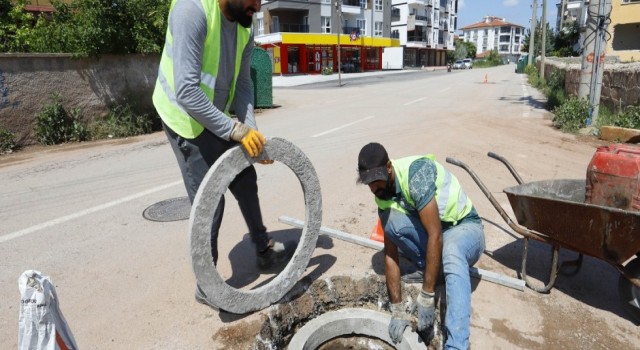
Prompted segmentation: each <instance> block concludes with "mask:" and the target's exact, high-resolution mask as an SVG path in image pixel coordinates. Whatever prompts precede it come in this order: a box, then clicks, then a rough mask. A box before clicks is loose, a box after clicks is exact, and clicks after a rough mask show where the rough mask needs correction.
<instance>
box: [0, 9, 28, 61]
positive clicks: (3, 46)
mask: <svg viewBox="0 0 640 350" xmlns="http://www.w3.org/2000/svg"><path fill="white" fill-rule="evenodd" d="M26 3H27V2H26V0H18V1H16V3H15V5H12V4H11V0H0V52H28V51H29V46H30V42H29V39H30V38H31V32H32V29H31V28H32V27H33V23H34V22H35V19H34V17H33V15H32V14H31V13H28V12H26V11H25V10H24V6H25V4H26Z"/></svg>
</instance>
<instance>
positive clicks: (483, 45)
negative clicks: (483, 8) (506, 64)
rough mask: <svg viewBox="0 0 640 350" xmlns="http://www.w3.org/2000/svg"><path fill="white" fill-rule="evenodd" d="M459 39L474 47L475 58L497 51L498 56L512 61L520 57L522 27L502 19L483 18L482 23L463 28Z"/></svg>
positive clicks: (522, 36) (522, 37)
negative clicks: (470, 43)
mask: <svg viewBox="0 0 640 350" xmlns="http://www.w3.org/2000/svg"><path fill="white" fill-rule="evenodd" d="M461 39H462V40H464V41H468V42H472V43H474V44H475V45H476V47H477V51H476V57H484V56H486V55H487V54H488V53H489V52H490V51H491V50H498V53H499V54H500V56H502V57H503V58H508V59H510V60H511V61H514V60H515V59H517V57H518V56H520V50H521V49H522V43H523V41H524V27H523V26H521V25H518V24H513V23H509V22H507V21H506V19H504V18H499V17H494V16H485V17H484V20H483V21H481V22H477V23H474V24H471V25H468V26H466V27H463V28H462V36H461Z"/></svg>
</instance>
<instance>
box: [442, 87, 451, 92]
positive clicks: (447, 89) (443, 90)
mask: <svg viewBox="0 0 640 350" xmlns="http://www.w3.org/2000/svg"><path fill="white" fill-rule="evenodd" d="M449 90H451V88H450V87H448V88H446V89H442V90H440V92H445V91H449Z"/></svg>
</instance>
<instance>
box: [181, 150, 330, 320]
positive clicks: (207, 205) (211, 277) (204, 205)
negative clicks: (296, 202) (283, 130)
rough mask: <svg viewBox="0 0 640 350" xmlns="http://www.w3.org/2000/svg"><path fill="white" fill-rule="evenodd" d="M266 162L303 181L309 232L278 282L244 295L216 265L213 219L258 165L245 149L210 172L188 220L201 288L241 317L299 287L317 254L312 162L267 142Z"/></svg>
mask: <svg viewBox="0 0 640 350" xmlns="http://www.w3.org/2000/svg"><path fill="white" fill-rule="evenodd" d="M262 157H264V159H273V160H276V161H279V162H281V163H283V164H285V165H286V166H287V167H289V169H291V170H292V171H293V172H294V174H295V175H296V176H297V177H298V180H300V184H301V185H302V190H303V194H304V202H305V226H304V228H303V229H302V235H301V237H300V242H299V243H298V247H297V248H296V251H295V252H294V254H293V257H292V258H291V260H290V261H289V263H288V264H287V266H286V267H285V268H284V270H282V272H280V274H278V276H276V277H275V278H274V279H272V280H271V281H270V282H269V283H267V284H265V285H263V286H261V287H259V288H256V289H252V290H247V291H245V290H240V289H236V288H233V287H231V286H230V285H228V284H227V283H226V282H225V281H224V280H223V279H222V278H221V277H220V275H219V274H218V271H217V270H216V268H215V265H214V264H213V258H212V256H211V237H210V233H211V224H212V221H213V213H215V211H216V208H217V207H218V203H219V202H220V198H221V197H222V195H223V194H224V193H225V192H226V191H227V188H228V187H229V184H230V183H231V181H233V179H234V178H235V177H236V175H238V174H239V173H240V172H241V171H242V170H244V169H245V168H247V167H248V166H249V165H250V164H252V162H254V160H253V159H251V158H250V157H248V156H247V155H246V153H245V152H244V151H243V150H242V149H241V148H240V147H233V148H231V149H229V150H228V151H227V152H225V153H224V154H223V155H222V156H221V157H220V158H219V159H218V160H217V161H216V162H215V164H213V166H212V167H211V169H209V171H208V172H207V174H206V175H205V177H204V179H203V180H202V184H201V185H200V188H199V189H198V193H197V194H196V197H195V199H194V203H193V207H192V208H191V215H190V218H189V232H190V246H191V264H192V267H193V271H194V273H195V275H196V279H197V281H198V285H199V286H200V287H201V288H202V289H203V290H204V292H205V293H206V295H207V298H208V301H209V302H210V303H211V304H212V305H215V306H217V307H218V308H219V309H222V310H225V311H227V312H231V313H236V314H243V313H248V312H252V311H257V310H262V309H264V308H266V307H268V306H269V305H271V304H273V303H275V302H277V301H278V300H280V299H281V298H282V297H283V296H284V295H285V294H286V293H287V292H288V291H289V290H290V289H291V288H292V287H293V286H294V285H295V284H296V282H298V280H299V279H300V276H302V273H303V272H304V270H305V269H306V267H307V265H308V264H309V260H310V259H311V255H312V254H313V249H314V248H315V245H316V241H317V240H318V234H319V232H320V224H321V221H322V197H321V192H320V182H319V180H318V176H317V174H316V171H315V169H314V167H313V165H312V164H311V162H310V161H309V159H308V158H307V156H306V155H305V154H304V153H303V152H302V151H301V150H300V149H299V148H297V147H296V146H295V145H294V144H292V143H291V142H289V141H287V140H284V139H280V138H268V139H267V144H266V145H265V149H264V152H263V155H262Z"/></svg>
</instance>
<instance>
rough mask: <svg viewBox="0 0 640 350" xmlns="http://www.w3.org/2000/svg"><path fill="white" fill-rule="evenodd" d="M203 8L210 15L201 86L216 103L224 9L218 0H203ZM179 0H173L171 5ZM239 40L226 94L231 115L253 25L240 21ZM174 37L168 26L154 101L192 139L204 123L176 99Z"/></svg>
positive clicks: (173, 125) (168, 121) (165, 118)
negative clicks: (241, 66)
mask: <svg viewBox="0 0 640 350" xmlns="http://www.w3.org/2000/svg"><path fill="white" fill-rule="evenodd" d="M201 2H202V8H203V9H204V13H205V15H206V17H207V35H206V37H205V40H204V46H203V51H202V68H201V73H200V88H201V89H202V91H203V92H204V94H205V95H206V96H207V98H208V99H209V100H210V101H212V103H213V94H214V91H215V84H216V76H217V75H218V65H219V63H220V30H221V28H220V22H221V20H222V11H221V10H220V5H219V3H218V0H201ZM175 3H176V0H173V1H171V9H173V5H175ZM237 26H238V32H237V33H238V34H237V40H236V60H235V62H236V64H235V71H234V73H233V82H232V83H231V88H230V91H229V97H228V98H227V104H226V106H225V109H224V113H226V114H227V115H229V106H230V105H231V102H232V101H233V95H234V93H235V90H236V81H237V80H238V74H239V73H240V64H241V61H242V53H243V51H244V48H245V47H246V46H247V44H248V43H249V37H250V35H251V28H245V27H243V26H241V25H240V24H239V23H238V24H237ZM173 63H174V62H173V37H172V35H171V30H170V28H167V35H166V39H165V44H164V50H163V51H162V58H161V59H160V69H159V70H158V79H157V80H156V86H155V89H154V91H153V105H154V106H155V107H156V110H157V111H158V114H159V115H160V118H162V121H163V122H164V123H165V124H166V125H168V126H169V127H170V128H171V130H173V131H174V132H175V133H176V134H178V135H180V136H182V137H184V138H187V139H193V138H195V137H197V136H198V135H200V133H201V132H202V131H203V130H204V126H202V124H200V123H198V122H197V121H196V120H195V119H193V118H192V117H191V116H190V115H189V114H188V113H187V112H186V111H185V110H184V109H183V108H182V107H181V106H180V105H179V104H178V103H177V101H176V95H175V91H176V88H175V84H174V80H173Z"/></svg>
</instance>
